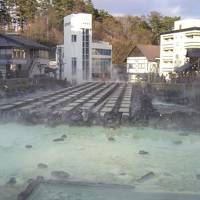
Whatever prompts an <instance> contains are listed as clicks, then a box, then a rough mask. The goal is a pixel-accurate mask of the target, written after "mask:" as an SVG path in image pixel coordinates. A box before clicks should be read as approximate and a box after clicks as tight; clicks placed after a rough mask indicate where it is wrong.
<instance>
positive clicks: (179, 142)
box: [173, 140, 183, 145]
mask: <svg viewBox="0 0 200 200" xmlns="http://www.w3.org/2000/svg"><path fill="white" fill-rule="evenodd" d="M173 143H174V144H177V145H180V144H182V143H183V142H182V141H179V140H177V141H174V142H173Z"/></svg>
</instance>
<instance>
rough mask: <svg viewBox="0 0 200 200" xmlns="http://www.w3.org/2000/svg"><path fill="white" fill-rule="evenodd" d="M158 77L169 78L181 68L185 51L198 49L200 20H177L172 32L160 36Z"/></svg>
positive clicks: (184, 59) (199, 43) (185, 59)
mask: <svg viewBox="0 0 200 200" xmlns="http://www.w3.org/2000/svg"><path fill="white" fill-rule="evenodd" d="M160 48H161V51H160V75H162V74H163V75H165V76H166V77H168V76H169V73H173V72H174V71H175V69H177V68H179V67H181V66H183V65H184V64H185V63H186V61H187V58H186V54H187V50H189V49H195V48H200V20H197V19H193V20H189V19H188V20H179V21H176V22H175V23H174V30H173V31H169V32H166V33H163V34H161V43H160Z"/></svg>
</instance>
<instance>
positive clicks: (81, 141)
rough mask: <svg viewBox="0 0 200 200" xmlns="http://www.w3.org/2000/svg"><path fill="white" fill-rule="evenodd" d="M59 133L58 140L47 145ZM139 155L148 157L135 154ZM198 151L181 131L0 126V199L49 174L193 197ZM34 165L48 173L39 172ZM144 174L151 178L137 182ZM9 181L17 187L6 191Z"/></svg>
mask: <svg viewBox="0 0 200 200" xmlns="http://www.w3.org/2000/svg"><path fill="white" fill-rule="evenodd" d="M63 134H65V135H66V136H67V138H66V139H65V140H64V141H60V142H53V140H54V139H56V138H60V137H61V136H62V135H63ZM109 138H112V140H111V139H110V140H109ZM26 145H32V148H30V149H27V148H25V146H26ZM141 150H143V151H147V152H148V153H149V154H147V155H140V154H139V153H138V152H139V151H141ZM199 152H200V136H199V135H194V134H190V135H188V136H185V135H184V134H182V132H181V131H177V132H171V131H161V130H155V129H151V128H141V129H137V128H125V127H124V128H120V129H116V130H111V129H104V128H101V127H89V128H88V127H69V126H60V127H56V128H49V127H45V126H23V125H17V124H5V125H0V159H1V160H0V197H1V198H0V199H4V200H11V199H12V200H13V199H14V198H16V195H17V194H18V193H20V192H21V191H22V190H24V189H25V186H26V185H27V181H28V179H30V178H35V177H37V176H44V177H45V178H48V179H49V178H52V177H51V172H52V171H55V170H62V171H66V172H68V173H69V174H70V178H71V179H72V180H80V181H88V182H103V183H115V184H125V185H134V186H135V190H136V191H150V192H157V191H166V192H168V191H169V192H189V193H198V192H199V191H200V180H198V179H197V178H196V175H197V174H200V159H199ZM38 163H44V164H47V165H48V168H47V169H39V168H38V167H37V165H38ZM148 172H154V173H155V177H152V178H151V179H149V180H146V181H144V182H141V183H139V182H138V181H137V179H139V178H140V177H141V176H143V175H145V174H147V173H148ZM11 177H15V178H16V180H17V184H16V185H14V186H6V183H7V182H8V181H9V179H10V178H11Z"/></svg>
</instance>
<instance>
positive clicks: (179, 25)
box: [174, 19, 200, 30]
mask: <svg viewBox="0 0 200 200" xmlns="http://www.w3.org/2000/svg"><path fill="white" fill-rule="evenodd" d="M191 27H200V20H199V19H185V20H178V21H176V22H175V23H174V30H180V29H186V28H191Z"/></svg>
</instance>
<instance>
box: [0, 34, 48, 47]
mask: <svg viewBox="0 0 200 200" xmlns="http://www.w3.org/2000/svg"><path fill="white" fill-rule="evenodd" d="M0 47H26V48H29V49H46V50H48V49H49V48H48V47H47V46H45V45H42V44H39V43H37V42H35V41H33V40H31V39H28V38H26V37H23V36H20V35H9V34H2V33H1V34H0Z"/></svg>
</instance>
